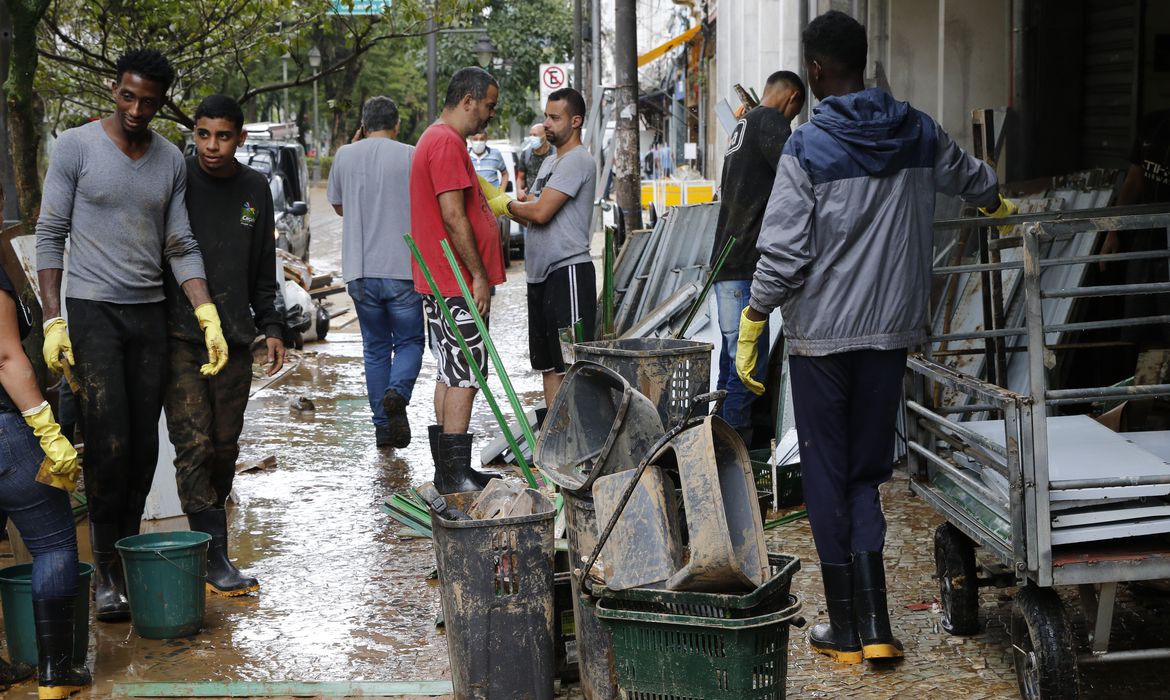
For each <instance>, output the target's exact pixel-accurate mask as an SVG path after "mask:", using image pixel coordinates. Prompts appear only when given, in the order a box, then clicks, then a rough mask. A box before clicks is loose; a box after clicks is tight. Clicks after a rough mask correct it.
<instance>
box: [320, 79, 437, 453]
mask: <svg viewBox="0 0 1170 700" xmlns="http://www.w3.org/2000/svg"><path fill="white" fill-rule="evenodd" d="M398 124H399V121H398V107H397V105H395V104H394V101H393V100H391V99H390V98H389V97H384V96H377V97H371V98H370V99H368V100H366V104H365V105H364V106H363V107H362V127H361V129H360V130H359V131H358V136H357V138H356V140H355V141H354V142H353V143H351V144H349V145H346V146H342V147H341V149H339V150H338V151H337V155H336V156H334V159H333V168H332V169H331V170H330V172H329V188H328V192H327V194H328V197H329V203H330V204H332V205H333V209H334V210H335V211H336V212H337V213H338V214H339V215H341V216H342V217H343V220H342V228H341V268H342V276H343V278H344V280H345V283H346V289H347V290H348V291H349V295H350V297H352V298H353V304H354V309H355V310H356V311H357V316H358V323H360V324H361V332H362V350H363V355H364V359H365V367H366V393H367V394H368V396H369V401H370V410H371V411H372V412H373V422H374V442H375V444H376V445H377V446H378V447H406V446H407V445H409V444H410V422H409V421H408V420H407V417H406V406H407V404H409V403H410V397H411V394H412V393H413V391H414V382H415V380H416V379H417V378H418V373H419V370H420V369H421V367H422V353H423V311H422V298H421V297H420V296H419V294H418V292H416V291H415V290H414V283H413V281H412V280H411V271H410V251H409V250H407V247H406V242H405V240H404V239H403V236H404V235H405V234H407V233H409V231H410V163H411V158H412V157H413V154H414V147H413V146H408V145H406V144H404V143H400V142H399V141H396V140H395V139H396V138H397V136H398Z"/></svg>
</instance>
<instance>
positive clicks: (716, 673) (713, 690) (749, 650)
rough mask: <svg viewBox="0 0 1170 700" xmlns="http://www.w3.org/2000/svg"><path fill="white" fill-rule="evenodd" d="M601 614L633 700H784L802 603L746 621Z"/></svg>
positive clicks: (608, 609)
mask: <svg viewBox="0 0 1170 700" xmlns="http://www.w3.org/2000/svg"><path fill="white" fill-rule="evenodd" d="M614 602H615V601H613V600H600V601H598V604H597V617H598V618H599V619H600V620H601V622H602V624H604V625H605V626H606V628H607V629H608V630H609V632H610V637H611V639H612V642H613V651H614V658H615V660H616V664H615V670H616V672H617V685H618V688H620V689H621V690H622V693H623V695H622V696H623V697H624V698H625V699H626V700H784V697H785V685H786V683H787V678H788V632H789V629H788V628H789V627H790V626H791V625H794V624H795V625H801V624H803V620H801V619H800V618H799V614H800V601H799V600H798V599H797V598H796V597H795V596H788V598H787V602H788V605H787V606H785V607H784V608H783V609H781V610H777V611H776V612H770V613H764V614H762V615H758V616H754V617H748V618H741V619H719V618H710V617H696V616H691V615H682V614H671V613H654V612H646V611H637V610H620V609H614V608H613V607H612V604H613V603H614Z"/></svg>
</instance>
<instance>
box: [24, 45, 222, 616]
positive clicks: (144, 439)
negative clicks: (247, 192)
mask: <svg viewBox="0 0 1170 700" xmlns="http://www.w3.org/2000/svg"><path fill="white" fill-rule="evenodd" d="M115 68H116V71H117V73H116V78H115V80H114V82H113V84H112V91H113V97H114V113H113V114H112V115H110V116H107V117H105V118H104V119H102V120H101V121H96V122H91V123H89V124H86V125H84V126H80V127H77V128H75V129H70V130H68V131H66V132H65V133H63V134H61V137H60V138H59V139H58V140H57V144H56V147H55V149H54V151H53V154H52V158H51V160H50V162H49V171H48V173H47V174H46V176H45V183H44V195H43V197H42V200H41V215H40V219H39V220H38V221H37V276H38V278H39V281H40V286H41V296H42V299H41V304H42V308H43V311H44V317H45V319H46V320H45V345H44V354H45V362H46V364H47V365H48V366H49V368H50V369H52V370H54V371H57V372H61V371H63V369H65V368H64V367H63V364H64V365H69V366H72V367H73V368H74V371H75V373H76V376H77V379H78V381H79V382H80V384H81V390H80V392H79V394H80V395H79V398H80V403H81V425H82V430H83V431H84V432H85V442H86V445H85V447H86V449H85V461H84V470H85V486H86V493H87V495H88V497H89V512H90V540H91V543H92V545H93V555H94V563H95V565H96V567H97V571H96V576H95V577H94V578H95V588H96V591H95V602H96V604H97V618H98V619H99V620H103V621H116V620H125V619H127V618H128V617H129V612H130V608H129V605H128V603H127V601H126V594H125V582H124V581H123V580H122V573H121V571H122V567H121V564H120V562H119V561H118V557H117V552H116V550H115V549H114V542H115V541H116V540H118V539H120V538H122V537H126V536H128V535H134V534H137V533H138V529H139V524H140V523H141V520H142V511H143V508H144V507H145V505H146V496H147V494H148V493H149V492H150V485H151V481H152V480H153V479H154V467H155V463H156V462H157V461H158V423H159V415H160V413H161V411H162V398H163V382H164V380H165V376H166V357H167V316H166V304H165V301H164V298H165V295H164V291H163V263H164V262H165V263H167V264H169V265H170V268H171V271H172V272H173V273H174V275H175V279H176V280H177V281H178V282H179V284H180V285H181V286H182V289H183V292H184V294H185V295H186V296H187V298H188V299H189V300H190V301H191V305H192V306H193V307H194V309H195V316H196V318H197V319H198V320H199V327H200V329H201V330H202V331H203V333H204V341H205V343H206V345H207V350H208V363H207V364H206V365H204V366H203V368H202V371H203V373H204V374H206V375H208V376H210V375H214V374H216V373H218V372H219V370H220V369H222V368H223V366H224V364H226V362H227V352H228V349H227V342H226V341H225V340H224V336H223V331H222V329H221V327H220V321H219V314H218V313H217V312H216V309H215V305H214V304H213V303H211V297H210V295H209V294H208V291H207V281H206V279H205V275H204V270H203V258H202V256H201V255H200V253H199V246H198V244H197V243H196V242H195V238H194V237H193V236H192V234H191V226H190V224H189V223H188V220H187V210H186V204H185V201H184V200H185V198H184V194H185V190H186V182H187V179H186V177H187V171H186V165H185V164H184V162H183V155H182V153H180V152H179V149H177V148H175V146H173V145H172V144H170V143H168V142H167V141H166V140H165V139H163V138H162V137H161V136H159V135H157V134H155V133H154V132H153V131H151V129H150V120H151V119H153V118H154V116H155V114H156V113H157V112H158V110H159V108H160V107H161V106H162V103H163V99H164V96H165V95H166V91H167V89H168V88H169V87H170V85H171V82H172V81H173V80H174V77H175V73H174V69H173V68H171V65H170V63H169V62H168V61H167V59H166V58H165V57H164V56H163V55H162V54H161V53H159V52H158V51H154V50H149V49H140V50H135V51H129V52H127V53H125V54H123V55H122V56H121V57H120V58H119V59H118V61H117V64H116V65H115ZM66 238H69V239H70V240H71V241H72V243H71V246H70V252H69V278H68V283H69V284H68V289H67V293H66V307H67V311H68V314H69V318H70V320H71V321H72V326H73V333H72V335H73V337H74V338H76V340H77V342H76V345H75V346H74V344H73V343H71V342H70V333H69V329H68V327H67V325H66V322H65V319H64V318H62V317H61V280H62V276H63V272H64V268H65V259H64V252H65V239H66Z"/></svg>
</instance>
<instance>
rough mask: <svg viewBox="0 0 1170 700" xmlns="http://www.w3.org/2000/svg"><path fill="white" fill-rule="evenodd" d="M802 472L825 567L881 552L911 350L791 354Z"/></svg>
mask: <svg viewBox="0 0 1170 700" xmlns="http://www.w3.org/2000/svg"><path fill="white" fill-rule="evenodd" d="M788 362H789V369H790V376H791V379H792V406H793V409H794V410H795V414H796V433H797V437H798V438H799V440H800V475H801V482H802V485H803V488H804V500H805V503H806V505H807V507H808V517H809V524H810V525H812V532H813V541H814V542H815V544H816V547H817V555H818V556H819V557H820V560H821V561H822V562H826V563H830V564H846V563H848V562H849V561H850V557H851V554H852V553H853V552H881V551H882V547H883V545H884V544H885V540H886V519H885V516H883V515H882V505H881V499H880V497H879V495H878V486H880V485H881V484H883V483H885V482H886V481H889V480H890V477H891V476H892V474H893V454H894V431H895V427H896V420H897V413H898V407H899V405H900V401H901V395H902V377H903V375H904V374H905V371H906V351H905V350H857V351H854V352H844V353H839V354H836V355H826V356H824V357H803V356H798V355H791V356H789V358H788Z"/></svg>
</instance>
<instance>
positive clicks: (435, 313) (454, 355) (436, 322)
mask: <svg viewBox="0 0 1170 700" xmlns="http://www.w3.org/2000/svg"><path fill="white" fill-rule="evenodd" d="M444 299H445V301H446V302H447V307H448V308H449V309H450V310H451V315H452V316H453V317H454V318H455V323H456V324H457V325H458V326H459V332H460V334H462V335H463V340H464V341H465V342H466V343H467V347H468V348H469V349H470V350H471V354H472V356H473V357H475V364H476V365H477V366H478V367H479V371H480V372H482V373H483V376H484V377H485V378H486V377H487V373H488V353H487V346H485V345H484V341H483V337H482V336H480V334H479V328H478V327H477V326H476V325H475V319H474V318H472V317H471V312H470V311H468V307H467V301H465V300H464V299H463V297H444ZM422 301H423V313H424V314H425V315H426V318H427V331H428V335H429V336H430V345H431V353H432V354H433V355H434V356H435V362H436V363H437V364H438V365H439V372H438V376H437V377H436V379H437V380H438V381H439V382H440V383H442V384H445V385H447V386H453V387H459V388H464V389H467V388H478V387H479V382H478V381H477V380H476V378H475V374H474V373H472V371H471V365H470V364H469V363H468V362H467V357H465V356H464V354H463V350H462V349H461V348H460V347H459V341H458V340H457V339H456V338H455V334H454V333H452V332H451V328H450V327H449V326H448V325H447V320H446V319H445V318H443V312H442V311H441V310H440V309H439V304H438V302H436V301H435V297H433V296H431V295H430V294H423V295H422ZM483 322H484V325H488V317H486V316H485V317H484V319H483Z"/></svg>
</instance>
